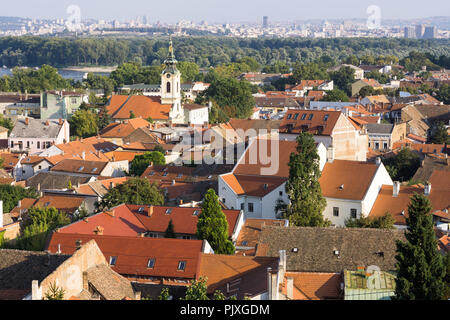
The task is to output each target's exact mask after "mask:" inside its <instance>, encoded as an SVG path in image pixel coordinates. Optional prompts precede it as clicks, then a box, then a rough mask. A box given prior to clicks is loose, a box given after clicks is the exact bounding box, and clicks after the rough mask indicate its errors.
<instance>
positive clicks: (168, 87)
mask: <svg viewBox="0 0 450 320" xmlns="http://www.w3.org/2000/svg"><path fill="white" fill-rule="evenodd" d="M166 91H167V93H170V82H167V90H166Z"/></svg>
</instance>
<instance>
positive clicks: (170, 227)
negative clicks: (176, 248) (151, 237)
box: [164, 219, 176, 239]
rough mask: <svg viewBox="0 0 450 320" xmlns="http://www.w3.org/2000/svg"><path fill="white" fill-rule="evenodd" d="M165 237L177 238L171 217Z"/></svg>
mask: <svg viewBox="0 0 450 320" xmlns="http://www.w3.org/2000/svg"><path fill="white" fill-rule="evenodd" d="M164 238H173V239H174V238H176V235H175V229H174V226H173V221H172V219H170V221H169V225H168V226H167V229H166V232H165V233H164Z"/></svg>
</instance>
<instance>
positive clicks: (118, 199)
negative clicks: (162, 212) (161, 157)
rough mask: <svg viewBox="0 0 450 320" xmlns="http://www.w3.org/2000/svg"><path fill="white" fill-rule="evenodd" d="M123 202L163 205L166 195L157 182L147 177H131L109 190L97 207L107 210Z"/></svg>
mask: <svg viewBox="0 0 450 320" xmlns="http://www.w3.org/2000/svg"><path fill="white" fill-rule="evenodd" d="M123 203H127V204H142V205H156V206H161V205H163V204H164V195H163V194H162V192H161V190H160V189H159V188H158V186H157V185H156V184H154V183H150V182H149V181H148V180H147V179H140V178H131V179H129V180H127V181H126V182H124V183H122V184H119V185H117V186H116V187H114V188H112V189H111V190H109V191H108V193H107V194H106V195H105V196H104V197H103V199H102V200H101V201H100V202H98V203H97V208H98V209H99V210H107V209H110V208H112V207H115V206H117V205H119V204H123Z"/></svg>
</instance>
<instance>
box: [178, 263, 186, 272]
mask: <svg viewBox="0 0 450 320" xmlns="http://www.w3.org/2000/svg"><path fill="white" fill-rule="evenodd" d="M184 269H186V261H179V262H178V270H183V271H184Z"/></svg>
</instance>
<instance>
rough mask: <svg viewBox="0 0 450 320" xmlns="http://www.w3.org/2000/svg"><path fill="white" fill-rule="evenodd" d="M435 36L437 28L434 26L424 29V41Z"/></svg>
mask: <svg viewBox="0 0 450 320" xmlns="http://www.w3.org/2000/svg"><path fill="white" fill-rule="evenodd" d="M436 36H437V28H436V27H434V26H431V27H426V28H425V31H424V33H423V38H424V39H434V38H436Z"/></svg>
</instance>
